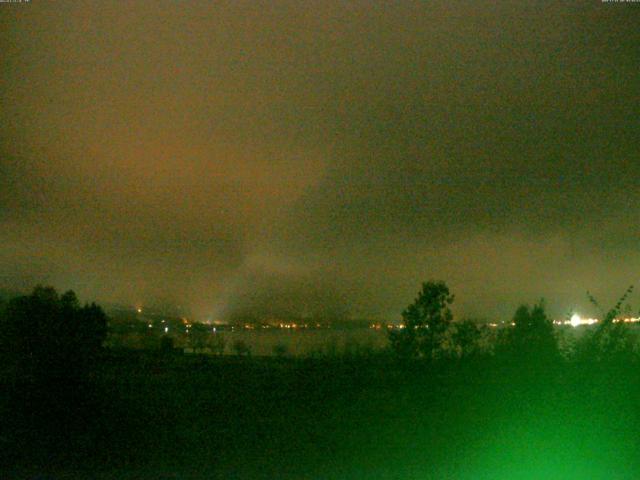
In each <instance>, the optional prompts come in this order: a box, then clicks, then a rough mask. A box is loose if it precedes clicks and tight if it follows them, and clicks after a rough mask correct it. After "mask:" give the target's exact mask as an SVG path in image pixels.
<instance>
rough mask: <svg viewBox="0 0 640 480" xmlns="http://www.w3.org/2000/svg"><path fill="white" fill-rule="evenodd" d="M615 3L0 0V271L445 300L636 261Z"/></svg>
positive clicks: (218, 295) (532, 291)
mask: <svg viewBox="0 0 640 480" xmlns="http://www.w3.org/2000/svg"><path fill="white" fill-rule="evenodd" d="M638 15H639V13H638V10H637V9H636V8H634V5H633V4H600V3H598V4H592V5H577V4H576V5H570V4H557V3H551V2H549V3H536V4H535V5H521V4H520V2H503V3H500V4H498V5H495V4H492V3H489V2H487V3H484V2H473V3H451V2H448V3H445V2H442V3H439V2H434V3H428V4H427V3H423V2H410V1H406V2H399V3H396V4H388V3H383V2H379V3H377V2H373V3H371V2H351V3H349V4H343V3H342V2H318V3H315V4H309V3H305V2H303V3H300V2H227V3H225V2H215V3H209V2H201V3H199V2H189V3H184V2H182V3H175V2H153V3H149V2H129V3H128V4H126V5H125V4H121V3H113V4H105V3H104V2H84V3H71V2H70V3H62V2H56V4H44V3H41V2H31V3H29V4H17V5H9V4H7V5H4V6H2V8H1V9H0V26H1V28H0V41H1V44H2V49H3V55H2V59H1V60H0V62H1V68H2V79H1V82H2V83H1V96H2V97H1V98H2V110H1V113H0V115H1V119H2V125H3V128H2V130H1V131H0V141H1V142H2V143H1V153H2V157H1V159H0V174H1V176H0V222H1V225H0V226H1V230H0V240H1V241H0V280H1V281H2V283H3V284H6V287H16V286H24V285H28V284H31V283H35V282H50V283H54V284H56V285H58V286H60V287H61V288H66V287H70V288H75V289H77V290H78V291H79V292H80V293H81V295H83V296H89V297H96V298H98V299H103V300H106V301H121V302H132V303H133V302H136V303H140V302H143V303H153V302H169V303H171V302H173V303H178V302H180V303H184V304H186V305H188V306H189V307H190V308H191V309H193V310H194V311H195V312H197V313H198V314H202V315H213V316H219V315H222V316H230V315H233V314H234V312H238V311H251V312H259V311H264V312H266V314H278V313H279V312H295V311H296V310H297V311H298V313H306V314H312V313H314V312H324V314H327V315H329V314H340V315H343V314H344V315H347V314H349V315H352V316H364V315H366V316H392V315H397V313H398V312H399V310H400V309H401V308H402V306H403V305H405V304H406V303H408V302H409V301H410V300H411V299H412V298H413V295H414V292H415V291H416V290H417V288H418V284H419V282H420V281H422V280H425V279H428V278H442V279H445V280H447V281H448V282H449V283H450V284H451V286H452V288H453V290H454V291H455V292H457V293H458V301H457V304H458V308H459V311H460V312H461V313H463V314H469V315H487V316H492V315H496V314H504V313H509V312H511V311H512V310H513V308H514V306H515V304H516V303H517V302H519V301H521V300H528V301H533V300H535V299H536V298H538V297H540V296H546V297H547V298H549V299H550V300H551V306H552V308H553V309H554V311H555V312H556V313H558V312H561V311H564V310H565V309H567V308H569V307H571V306H573V305H580V304H583V303H584V291H585V290H586V289H587V288H589V289H592V290H593V291H595V292H598V291H600V292H601V295H602V296H604V298H605V299H611V298H613V297H615V295H616V294H617V293H618V292H621V291H622V290H623V289H624V287H625V286H626V284H627V283H632V282H634V281H636V280H637V277H636V274H635V273H634V272H635V271H636V270H637V267H638V265H639V264H638V262H639V261H640V258H639V255H638V253H637V252H638V243H639V242H638V241H639V240H640V228H639V227H638V226H637V225H636V223H637V222H635V219H636V218H638V214H640V207H638V205H640V203H639V202H638V197H639V195H638V189H637V186H636V184H637V180H638V179H639V178H640V162H638V158H639V155H638V154H639V153H640V152H639V150H640V142H638V138H640V123H638V121H637V118H638V113H639V112H638V107H639V105H640V102H639V98H638V92H639V91H640V88H639V87H640V77H639V76H638V75H637V67H638V58H639V57H638V44H639V43H640V42H639V40H640V38H639V37H640V34H639V33H638V31H637V28H636V27H637V24H638V20H639V17H638Z"/></svg>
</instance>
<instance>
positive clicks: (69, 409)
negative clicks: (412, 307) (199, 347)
mask: <svg viewBox="0 0 640 480" xmlns="http://www.w3.org/2000/svg"><path fill="white" fill-rule="evenodd" d="M5 391H7V389H5ZM7 398H8V397H7ZM34 398H35V400H33V403H31V404H30V402H29V401H23V402H21V403H20V404H17V403H16V401H15V400H16V399H17V400H20V399H19V397H16V395H13V396H12V397H11V399H13V401H12V400H11V399H9V400H8V401H6V402H4V407H3V426H4V430H5V432H6V433H5V434H3V436H2V439H3V442H4V443H5V445H4V448H3V449H2V451H3V453H2V455H3V463H4V465H5V466H6V468H5V471H6V472H7V478H12V477H15V478H55V479H58V478H118V479H128V478H130V479H134V478H135V479H147V478H148V479H157V478H167V479H183V478H184V479H208V478H225V479H263V478H264V479H267V478H273V479H336V480H337V479H345V480H351V479H369V478H371V479H374V478H380V479H416V480H418V479H554V478H557V479H574V478H575V479H599V478H602V479H605V478H606V479H627V478H628V479H632V478H638V474H639V473H640V418H639V415H640V404H639V402H638V400H640V379H639V378H638V375H637V366H635V365H631V366H630V365H603V364H600V365H597V366H594V365H576V364H562V365H553V366H544V367H543V366H532V365H518V364H516V363H513V362H508V361H498V360H496V359H489V360H483V361H480V360H477V361H469V362H466V363H448V364H440V365H431V366H428V365H425V364H422V363H410V364H398V363H396V362H393V361H392V360H390V359H388V358H385V357H372V358H366V359H364V358H360V359H340V358H334V359H313V360H308V359H274V358H234V357H225V358H213V357H198V356H176V357H164V358H161V357H154V356H149V355H145V354H139V353H129V354H126V355H125V354H118V355H115V354H112V355H109V357H108V358H107V359H105V361H104V362H103V363H102V366H101V368H100V370H99V372H98V373H97V374H96V376H95V378H94V380H93V382H92V384H91V385H90V386H89V387H86V391H85V392H84V393H82V394H78V395H76V396H75V397H72V398H64V399H60V398H56V395H55V392H46V394H44V395H41V396H38V395H37V394H36V395H34ZM47 405H48V406H47ZM47 408H50V410H51V411H50V412H49V414H48V415H44V412H43V410H45V409H47ZM43 415H44V417H46V418H45V420H42V418H43ZM42 474H46V475H48V476H39V475H42ZM3 478H4V477H3Z"/></svg>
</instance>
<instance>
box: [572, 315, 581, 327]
mask: <svg viewBox="0 0 640 480" xmlns="http://www.w3.org/2000/svg"><path fill="white" fill-rule="evenodd" d="M570 323H571V326H572V327H577V326H578V325H580V324H582V319H581V318H580V315H578V314H577V313H574V314H573V315H571V320H570Z"/></svg>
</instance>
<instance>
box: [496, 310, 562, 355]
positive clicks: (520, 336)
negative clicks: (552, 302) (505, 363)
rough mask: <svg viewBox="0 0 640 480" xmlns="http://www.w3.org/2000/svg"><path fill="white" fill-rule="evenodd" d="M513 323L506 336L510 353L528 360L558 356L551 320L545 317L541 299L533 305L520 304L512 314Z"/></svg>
mask: <svg viewBox="0 0 640 480" xmlns="http://www.w3.org/2000/svg"><path fill="white" fill-rule="evenodd" d="M513 323H514V326H513V329H511V330H509V331H508V334H507V338H506V340H507V345H506V346H507V349H508V351H509V353H510V354H512V355H514V356H517V357H521V358H523V359H525V360H527V361H530V362H534V361H536V362H537V361H542V360H556V359H558V358H559V350H558V341H557V339H556V337H555V335H554V331H553V322H552V321H551V319H550V318H549V317H547V314H546V312H545V306H544V302H543V301H542V300H541V301H540V302H539V303H537V304H535V305H534V306H533V307H529V306H528V305H520V306H519V307H518V309H517V310H516V313H515V314H514V316H513Z"/></svg>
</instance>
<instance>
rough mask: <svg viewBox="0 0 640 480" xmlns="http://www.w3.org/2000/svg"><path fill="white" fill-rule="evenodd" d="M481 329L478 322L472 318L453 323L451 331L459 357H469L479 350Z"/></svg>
mask: <svg viewBox="0 0 640 480" xmlns="http://www.w3.org/2000/svg"><path fill="white" fill-rule="evenodd" d="M480 336H481V331H480V327H478V324H477V323H476V322H474V321H473V320H463V321H462V322H456V323H455V331H454V333H453V343H454V346H455V349H456V352H457V354H458V356H460V357H461V358H466V357H471V356H473V355H475V354H477V353H478V351H479V345H478V343H479V341H480Z"/></svg>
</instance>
